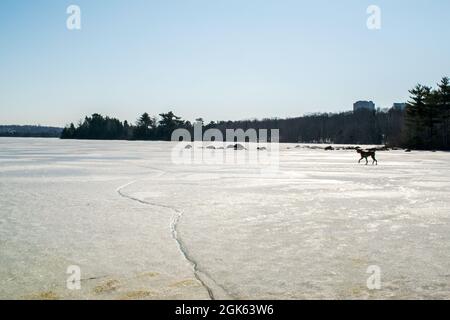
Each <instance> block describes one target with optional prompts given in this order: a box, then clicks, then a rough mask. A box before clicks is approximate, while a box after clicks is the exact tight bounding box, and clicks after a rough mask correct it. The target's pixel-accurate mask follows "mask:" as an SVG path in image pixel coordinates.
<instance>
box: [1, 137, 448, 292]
mask: <svg viewBox="0 0 450 320" xmlns="http://www.w3.org/2000/svg"><path fill="white" fill-rule="evenodd" d="M173 148H174V144H173V143H169V142H126V141H73V140H70V141H67V140H66V141H63V140H57V139H18V138H15V139H9V138H1V139H0V298H3V299H5V298H25V299H40V298H62V299H72V298H83V299H209V298H211V297H212V298H227V299H301V298H306V299H310V298H331V299H342V298H343V299H352V298H371V299H386V298H395V299H403V298H405V299H412V298H435V299H449V298H450V256H449V252H450V228H449V222H450V215H449V204H450V197H449V196H450V154H448V153H444V152H435V153H433V152H417V151H413V152H411V153H405V152H403V151H389V152H378V153H377V158H378V161H379V165H378V166H370V165H369V166H365V165H363V164H361V165H358V164H357V161H358V156H357V154H356V153H355V152H354V151H346V150H337V151H323V150H315V149H310V148H303V147H300V148H295V145H281V147H280V152H279V160H280V161H279V170H278V171H277V170H275V171H274V170H261V169H264V168H261V167H259V166H258V165H252V164H247V165H244V164H229V163H215V164H211V163H203V164H202V163H196V164H176V163H174V162H173V159H172V150H173ZM203 152H205V153H207V152H210V153H211V152H216V153H217V152H226V153H246V152H250V151H246V150H241V151H234V150H229V149H228V150H204V151H203ZM262 152H270V151H262ZM70 265H77V266H80V268H81V270H82V285H81V290H68V289H67V288H66V279H67V277H68V276H69V275H68V274H66V269H67V267H68V266H70ZM371 265H376V266H379V267H380V269H381V289H380V290H369V289H368V288H367V286H366V281H367V278H368V277H369V276H370V274H368V273H366V271H367V268H368V267H369V266H371Z"/></svg>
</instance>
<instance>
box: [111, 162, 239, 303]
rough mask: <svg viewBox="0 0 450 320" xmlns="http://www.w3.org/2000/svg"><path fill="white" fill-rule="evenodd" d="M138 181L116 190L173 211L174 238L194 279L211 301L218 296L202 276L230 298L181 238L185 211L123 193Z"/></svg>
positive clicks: (123, 195)
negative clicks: (179, 224)
mask: <svg viewBox="0 0 450 320" xmlns="http://www.w3.org/2000/svg"><path fill="white" fill-rule="evenodd" d="M158 171H161V172H163V171H162V170H159V169H158ZM163 174H164V173H163ZM141 180H142V179H141ZM138 181H140V180H134V181H131V182H129V183H127V184H125V185H123V186H121V187H119V188H117V190H116V191H117V193H118V194H119V195H120V196H121V197H123V198H126V199H129V200H133V201H137V202H139V203H141V204H145V205H150V206H155V207H160V208H165V209H169V210H172V211H173V212H174V215H173V217H172V221H171V223H170V230H171V234H172V238H173V239H174V240H175V242H176V243H177V246H178V249H179V251H180V252H181V254H182V255H183V257H184V259H185V260H186V261H188V262H189V264H190V265H191V266H192V269H193V271H194V277H195V278H196V279H197V280H198V281H199V282H200V284H201V285H202V286H203V287H204V288H205V290H206V291H207V292H208V296H209V298H210V299H211V300H216V296H215V294H214V292H213V290H212V288H211V287H210V286H209V285H208V284H207V283H206V282H205V281H204V280H203V279H202V275H203V277H206V278H207V279H209V280H210V281H211V282H213V283H214V284H215V286H217V287H218V288H220V289H221V290H222V291H223V294H222V295H225V296H227V297H230V296H231V295H230V294H228V292H227V291H226V290H225V289H224V288H223V287H222V286H221V285H219V284H218V283H217V282H216V281H215V280H214V279H212V278H211V276H209V275H208V274H207V273H206V272H204V271H202V270H200V268H199V267H198V263H197V261H195V259H194V258H193V257H192V256H191V255H190V254H189V251H188V250H187V248H186V245H185V244H184V242H183V240H182V239H181V237H180V236H179V232H178V223H179V221H180V219H181V218H182V216H183V211H181V210H179V209H177V208H175V207H172V206H169V205H164V204H160V203H155V202H150V201H146V200H142V199H139V198H135V197H132V196H130V195H127V194H125V193H123V192H122V190H123V189H125V188H126V187H128V186H130V185H132V184H134V183H136V182H138Z"/></svg>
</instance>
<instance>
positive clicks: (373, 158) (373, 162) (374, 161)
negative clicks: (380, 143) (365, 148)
mask: <svg viewBox="0 0 450 320" xmlns="http://www.w3.org/2000/svg"><path fill="white" fill-rule="evenodd" d="M372 160H373V161H372V165H374V164H375V163H376V165H378V161H377V159H375V156H372Z"/></svg>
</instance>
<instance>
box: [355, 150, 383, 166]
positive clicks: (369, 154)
mask: <svg viewBox="0 0 450 320" xmlns="http://www.w3.org/2000/svg"><path fill="white" fill-rule="evenodd" d="M356 152H358V153H359V154H360V155H361V159H359V161H358V163H361V160H362V159H366V165H367V164H368V163H369V161H368V160H367V158H368V157H372V160H373V161H372V165H374V164H376V165H378V161H377V159H375V150H362V149H360V148H356Z"/></svg>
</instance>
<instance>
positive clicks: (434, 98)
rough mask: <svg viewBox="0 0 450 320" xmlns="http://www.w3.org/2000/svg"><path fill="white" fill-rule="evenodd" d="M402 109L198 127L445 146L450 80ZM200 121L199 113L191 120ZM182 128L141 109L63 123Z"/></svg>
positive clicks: (110, 132)
mask: <svg viewBox="0 0 450 320" xmlns="http://www.w3.org/2000/svg"><path fill="white" fill-rule="evenodd" d="M409 92H410V94H411V97H410V100H409V101H408V103H407V105H406V108H405V109H404V110H401V109H395V108H391V109H383V110H381V109H377V110H375V111H371V110H359V111H357V112H352V111H348V112H340V113H316V114H309V115H305V116H302V117H297V118H288V119H277V118H271V119H262V120H241V121H217V122H215V121H212V122H210V123H207V124H203V130H207V129H212V128H214V129H219V130H220V131H221V132H222V133H223V136H225V130H226V129H243V130H248V129H256V130H258V129H279V132H280V137H279V138H280V142H288V143H289V142H291V143H327V144H332V143H337V144H385V145H388V146H391V147H405V148H406V147H407V148H415V149H440V150H449V149H450V146H449V139H448V137H449V129H450V126H449V118H450V93H449V79H448V78H447V77H445V78H443V79H442V80H441V82H440V83H439V84H438V86H437V88H436V89H432V88H431V87H427V86H423V85H417V86H416V87H415V88H413V89H412V90H410V91H409ZM196 121H200V122H202V123H203V119H202V118H198V119H196ZM179 128H184V129H187V130H188V131H190V132H191V136H194V135H193V130H194V129H193V124H192V123H191V122H190V121H186V120H183V119H182V118H181V117H179V116H176V115H175V114H174V113H173V112H172V111H170V112H168V113H161V114H159V117H158V119H157V118H156V117H152V116H150V115H149V114H148V113H144V114H142V115H141V116H140V117H139V118H138V119H137V121H136V122H135V123H134V124H130V123H128V122H127V121H124V122H121V121H120V120H118V119H115V118H109V117H104V116H102V115H100V114H93V115H92V116H91V117H86V118H85V119H84V121H80V122H79V123H78V125H77V126H75V125H74V124H70V125H69V126H67V127H66V128H64V130H63V132H62V134H61V138H63V139H105V140H106V139H107V140H121V139H123V140H166V141H169V140H171V135H172V132H173V131H174V130H175V129H179Z"/></svg>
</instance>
